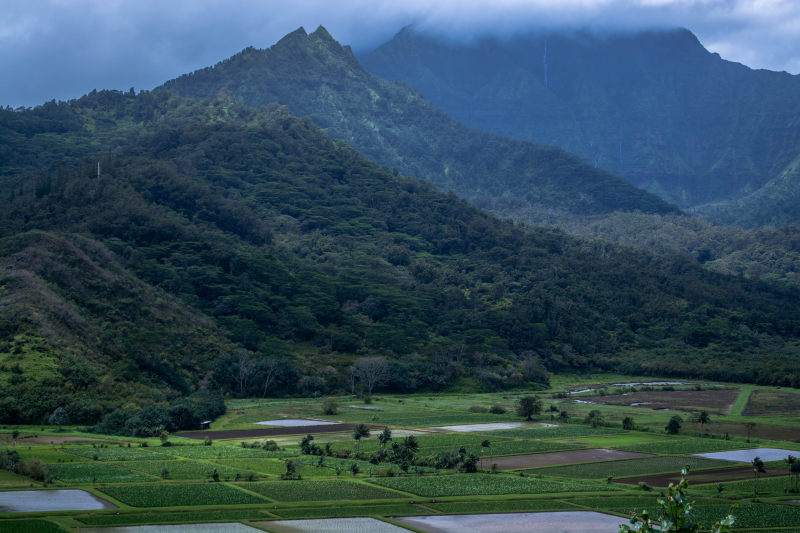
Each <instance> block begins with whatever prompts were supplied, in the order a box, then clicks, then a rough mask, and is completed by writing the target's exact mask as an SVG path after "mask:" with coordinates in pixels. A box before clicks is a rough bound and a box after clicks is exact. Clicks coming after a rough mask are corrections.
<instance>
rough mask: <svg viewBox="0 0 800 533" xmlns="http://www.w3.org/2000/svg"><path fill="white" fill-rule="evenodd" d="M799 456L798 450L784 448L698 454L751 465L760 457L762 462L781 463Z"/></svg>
mask: <svg viewBox="0 0 800 533" xmlns="http://www.w3.org/2000/svg"><path fill="white" fill-rule="evenodd" d="M794 454H797V451H796V450H784V449H782V448H752V449H749V450H730V451H725V452H715V453H698V454H695V455H697V456H698V457H706V458H708V459H721V460H723V461H736V462H743V463H749V462H750V461H752V460H753V459H755V458H756V457H760V458H761V460H762V461H781V460H783V459H786V457H788V456H789V455H794Z"/></svg>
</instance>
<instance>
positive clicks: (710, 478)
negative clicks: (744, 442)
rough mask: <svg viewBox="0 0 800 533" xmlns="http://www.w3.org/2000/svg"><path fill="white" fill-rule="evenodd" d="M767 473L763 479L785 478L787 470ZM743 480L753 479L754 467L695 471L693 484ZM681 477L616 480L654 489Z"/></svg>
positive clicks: (771, 469) (673, 475)
mask: <svg viewBox="0 0 800 533" xmlns="http://www.w3.org/2000/svg"><path fill="white" fill-rule="evenodd" d="M766 470H767V471H766V472H764V473H762V474H761V477H777V476H785V475H786V469H780V468H767V469H766ZM741 479H753V467H752V466H734V467H732V468H713V469H710V470H693V471H692V475H691V482H692V484H693V485H702V484H704V483H723V482H725V481H738V480H741ZM680 480H681V476H680V475H677V474H657V475H652V476H636V477H626V478H623V479H615V480H614V481H616V482H619V483H627V484H629V485H638V484H639V483H641V482H642V481H644V482H645V483H647V484H648V485H652V486H654V487H666V486H667V485H669V484H670V483H678V482H679V481H680Z"/></svg>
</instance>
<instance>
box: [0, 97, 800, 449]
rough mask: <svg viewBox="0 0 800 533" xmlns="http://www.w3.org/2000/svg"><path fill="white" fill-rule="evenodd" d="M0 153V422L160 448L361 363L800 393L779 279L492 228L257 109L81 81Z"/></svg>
mask: <svg viewBox="0 0 800 533" xmlns="http://www.w3.org/2000/svg"><path fill="white" fill-rule="evenodd" d="M0 149H2V164H0V264H2V266H3V267H4V268H2V269H0V309H2V314H1V315H0V318H1V320H0V334H1V335H2V337H0V383H2V385H3V386H2V387H0V405H2V406H3V409H2V410H0V417H2V422H3V423H19V422H29V423H31V422H35V423H43V422H44V421H46V420H47V417H48V415H49V414H50V413H52V412H53V411H54V410H55V409H56V408H57V407H64V408H65V409H67V411H68V412H69V413H70V416H71V419H72V420H73V421H75V422H80V423H88V422H92V421H96V420H97V419H98V418H99V417H100V416H101V415H106V416H105V418H104V422H103V425H102V427H103V428H105V429H106V430H109V431H127V432H130V433H135V434H143V435H151V434H158V432H159V428H167V429H168V430H170V431H171V430H172V428H181V427H185V426H186V425H191V424H192V423H194V422H193V421H197V420H202V418H200V417H201V416H202V415H201V413H208V412H215V411H214V410H215V409H218V407H219V406H220V401H219V400H220V396H219V394H220V393H221V394H227V395H235V396H281V395H291V394H305V395H320V394H327V393H329V392H331V391H341V390H345V389H346V388H348V374H347V368H348V367H349V366H350V365H352V364H354V363H355V362H356V361H357V360H358V359H359V358H362V357H376V356H377V357H384V358H386V361H387V365H388V366H389V368H390V373H389V378H388V379H387V381H386V382H385V383H383V384H382V387H383V389H384V390H392V391H400V392H410V391H426V390H427V391H433V390H442V389H449V390H454V389H456V390H458V389H461V390H464V389H470V390H501V389H503V388H506V387H513V386H535V385H536V384H540V383H543V382H546V381H547V379H548V372H560V371H564V370H573V371H574V370H584V369H586V370H612V369H613V370H614V371H622V372H632V373H651V374H658V375H675V376H693V377H707V378H714V379H723V380H737V381H749V382H758V383H775V384H784V385H794V386H797V385H800V365H798V364H797V360H798V359H797V355H798V353H799V352H800V339H798V336H800V329H798V324H800V303H799V302H800V293H798V291H797V290H794V289H791V288H781V287H775V286H770V285H766V284H763V283H758V282H752V281H748V280H745V279H742V278H738V277H732V276H727V275H722V274H717V273H713V272H709V271H707V270H704V269H703V268H701V267H700V266H699V265H698V264H696V262H695V261H693V260H689V259H686V258H684V257H680V256H675V255H662V256H654V255H651V254H648V253H646V252H643V251H636V250H632V249H630V248H625V247H620V246H615V245H612V244H608V243H602V242H595V241H589V240H584V239H576V238H573V237H570V236H568V235H566V234H564V233H562V232H558V231H553V230H548V229H544V228H529V227H526V226H523V225H520V224H518V223H514V222H511V221H503V220H500V219H498V218H496V217H495V216H493V215H491V214H487V213H486V212H483V211H481V210H479V209H477V208H475V207H474V206H471V205H469V204H468V203H466V202H465V201H462V200H460V199H458V198H457V197H455V196H454V195H452V194H446V193H442V192H441V191H439V190H437V189H436V188H435V187H434V186H433V185H431V184H430V183H428V182H426V181H422V180H419V179H416V178H406V177H402V176H399V175H397V174H396V173H394V172H393V171H391V170H390V169H387V168H386V167H381V166H379V165H377V164H375V163H374V162H372V161H370V160H369V159H367V158H366V157H365V156H363V155H362V154H360V153H359V152H357V151H355V150H354V149H352V148H351V147H349V146H348V145H347V144H346V143H344V142H343V141H341V140H334V139H331V138H330V137H329V136H328V135H327V134H326V132H325V131H323V130H320V129H319V128H317V127H316V126H315V125H314V124H313V122H312V121H311V120H310V119H309V118H297V117H295V116H293V115H292V114H291V113H290V112H289V110H288V109H287V108H286V107H282V106H279V105H277V104H273V105H268V106H264V107H261V108H257V109H254V108H250V107H246V106H244V105H242V104H240V103H238V102H237V101H236V99H235V98H233V97H232V96H231V94H230V93H228V94H226V93H225V92H224V91H223V92H222V93H221V94H220V95H219V97H217V98H215V99H213V100H199V99H195V98H191V97H184V96H179V95H176V94H174V93H172V92H170V91H169V90H166V89H161V90H156V91H153V92H142V93H140V94H138V95H137V94H134V93H133V91H130V92H127V93H122V92H117V91H100V92H93V93H91V94H89V95H86V96H85V97H83V98H81V99H79V100H75V101H71V102H60V103H57V102H50V103H47V104H45V105H43V106H40V107H37V108H34V109H28V110H20V111H12V110H10V109H0ZM142 407H144V408H145V409H144V410H142V411H141V412H138V410H139V409H141V408H142ZM217 412H218V411H217Z"/></svg>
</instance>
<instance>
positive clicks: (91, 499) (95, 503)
mask: <svg viewBox="0 0 800 533" xmlns="http://www.w3.org/2000/svg"><path fill="white" fill-rule="evenodd" d="M115 507H116V505H114V504H113V503H110V502H107V501H105V500H103V499H101V498H98V497H97V496H95V495H93V494H91V493H89V492H86V491H85V490H74V489H70V490H12V491H8V492H0V513H28V512H33V511H93V510H96V509H113V508H115Z"/></svg>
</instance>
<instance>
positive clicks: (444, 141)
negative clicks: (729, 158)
mask: <svg viewBox="0 0 800 533" xmlns="http://www.w3.org/2000/svg"><path fill="white" fill-rule="evenodd" d="M163 87H164V88H166V89H168V90H170V91H173V92H177V93H178V94H181V95H186V96H194V97H202V98H215V97H217V96H218V95H219V94H220V93H221V92H223V93H225V94H228V95H232V96H233V97H235V98H236V99H237V100H238V101H240V102H242V103H244V104H245V105H248V106H251V107H258V106H263V105H267V104H270V103H273V102H277V103H279V104H282V105H286V106H288V107H289V108H290V109H291V111H292V113H294V114H295V115H298V116H309V117H310V118H311V119H312V120H313V122H314V124H315V125H317V126H319V127H321V128H324V129H326V131H327V132H328V133H329V134H330V135H331V136H333V137H335V138H339V139H342V140H344V141H346V142H347V143H348V144H350V145H351V146H353V147H354V148H356V149H357V150H359V151H360V152H361V153H363V154H365V155H367V156H368V157H370V158H372V159H373V160H374V161H377V162H378V163H380V164H382V165H384V166H387V167H389V168H393V169H397V170H398V171H399V172H400V173H401V174H403V175H406V176H417V177H420V178H424V179H427V180H429V181H431V182H432V183H434V184H435V185H436V186H438V187H439V188H441V189H444V190H446V191H452V192H454V193H455V194H456V195H458V196H460V197H462V198H465V199H467V200H469V201H470V202H472V203H473V204H476V205H478V206H479V207H482V208H486V209H503V208H514V209H516V210H519V211H535V212H542V211H544V212H553V211H557V212H564V213H569V214H602V213H611V212H614V211H637V210H638V211H642V212H645V213H677V212H678V209H677V208H676V207H675V206H673V205H671V204H668V203H667V202H664V201H663V200H661V199H660V198H658V197H657V196H656V195H654V194H650V193H647V192H645V191H643V190H641V189H637V188H636V187H633V186H632V185H631V184H630V183H629V182H627V181H626V180H624V179H622V178H620V177H618V176H615V175H613V174H610V173H608V172H606V171H603V170H600V169H597V168H594V167H593V166H591V165H588V164H586V163H584V162H583V161H581V159H580V158H578V157H576V156H574V155H572V154H570V153H567V152H565V151H563V150H561V149H559V148H554V147H552V146H544V145H538V144H533V143H530V142H521V141H514V140H512V139H509V138H506V137H502V136H500V135H496V134H492V133H487V132H483V131H477V130H473V129H470V128H468V127H466V126H464V125H463V124H461V123H459V122H456V121H455V120H453V119H452V118H450V117H449V116H447V115H445V114H444V113H442V112H441V111H440V110H439V109H438V108H436V107H434V106H433V105H431V103H430V102H428V101H427V100H426V99H425V98H424V96H423V95H422V94H420V93H419V92H418V91H416V90H414V89H412V88H411V87H410V86H408V85H406V84H402V83H394V82H389V81H386V80H384V79H381V78H379V77H377V76H374V75H372V74H370V73H369V72H367V71H366V70H365V69H364V67H362V66H361V64H360V63H359V62H358V60H357V59H356V57H355V56H354V55H353V53H352V52H351V51H350V49H349V48H347V47H344V46H342V45H340V44H339V43H338V42H336V41H335V40H334V39H333V38H332V37H331V36H330V35H329V34H328V32H327V31H326V30H325V29H324V28H322V27H320V28H318V29H317V30H316V31H315V32H313V33H311V34H306V32H305V30H303V29H302V28H300V29H298V30H297V31H295V32H292V33H290V34H289V35H287V36H286V37H284V38H283V39H281V40H280V41H279V42H278V43H276V44H275V45H274V46H272V47H271V48H270V49H267V50H257V49H255V48H248V49H246V50H243V51H242V52H241V53H239V54H237V55H235V56H233V57H231V58H229V59H227V60H225V61H222V62H220V63H219V64H217V65H215V66H213V67H209V68H206V69H202V70H198V71H196V72H194V73H191V74H187V75H185V76H181V77H179V78H177V79H175V80H171V81H169V82H167V83H165V84H164V86H163Z"/></svg>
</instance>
